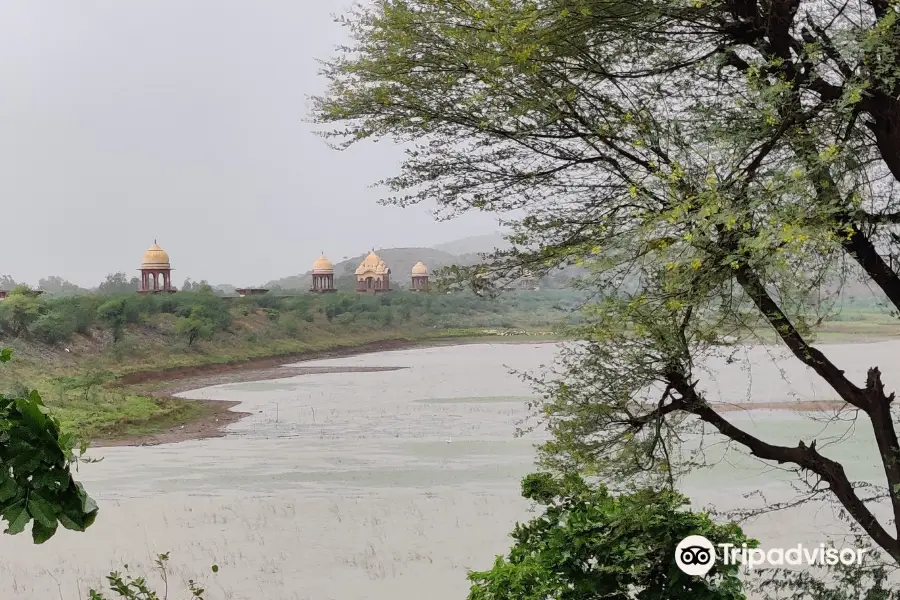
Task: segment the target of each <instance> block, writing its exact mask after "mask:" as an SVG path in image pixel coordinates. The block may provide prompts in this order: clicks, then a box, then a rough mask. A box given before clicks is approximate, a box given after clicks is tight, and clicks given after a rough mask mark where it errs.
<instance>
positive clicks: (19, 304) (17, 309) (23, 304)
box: [0, 294, 43, 336]
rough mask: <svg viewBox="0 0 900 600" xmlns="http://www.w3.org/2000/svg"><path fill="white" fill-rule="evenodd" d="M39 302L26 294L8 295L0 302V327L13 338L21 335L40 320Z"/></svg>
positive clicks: (40, 307)
mask: <svg viewBox="0 0 900 600" xmlns="http://www.w3.org/2000/svg"><path fill="white" fill-rule="evenodd" d="M42 308H43V306H42V303H41V301H40V300H39V299H38V298H36V297H34V296H31V295H28V294H10V295H9V297H8V298H7V299H6V300H4V301H3V302H0V326H2V327H3V328H4V329H6V330H8V331H9V332H10V333H12V334H13V335H15V336H19V335H22V334H23V333H25V332H26V331H27V330H28V326H29V325H31V324H32V323H34V322H35V321H37V320H38V318H40V316H41V314H42V312H43V310H42Z"/></svg>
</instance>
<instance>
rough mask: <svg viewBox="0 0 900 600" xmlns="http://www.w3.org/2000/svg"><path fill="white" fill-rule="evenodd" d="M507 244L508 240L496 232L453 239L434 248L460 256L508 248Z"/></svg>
mask: <svg viewBox="0 0 900 600" xmlns="http://www.w3.org/2000/svg"><path fill="white" fill-rule="evenodd" d="M509 245H510V244H509V242H507V241H506V240H505V239H503V234H502V233H500V232H497V233H489V234H487V235H473V236H470V237H465V238H461V239H458V240H453V241H452V242H447V243H445V244H438V245H436V246H435V249H437V250H441V251H443V252H447V253H449V254H455V255H457V256H460V255H466V254H482V253H487V252H493V251H494V250H495V249H497V248H499V249H501V250H504V249H506V248H508V247H509Z"/></svg>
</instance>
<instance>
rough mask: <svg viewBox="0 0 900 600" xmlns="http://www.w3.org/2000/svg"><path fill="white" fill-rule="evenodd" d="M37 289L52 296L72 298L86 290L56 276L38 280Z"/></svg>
mask: <svg viewBox="0 0 900 600" xmlns="http://www.w3.org/2000/svg"><path fill="white" fill-rule="evenodd" d="M38 289H40V290H43V291H44V292H45V293H47V294H52V295H54V296H73V295H76V294H84V293H86V292H87V290H85V289H83V288H81V287H78V286H77V285H75V284H74V283H72V282H70V281H66V280H65V279H63V278H62V277H59V276H57V275H51V276H50V277H46V278H42V279H40V280H39V281H38Z"/></svg>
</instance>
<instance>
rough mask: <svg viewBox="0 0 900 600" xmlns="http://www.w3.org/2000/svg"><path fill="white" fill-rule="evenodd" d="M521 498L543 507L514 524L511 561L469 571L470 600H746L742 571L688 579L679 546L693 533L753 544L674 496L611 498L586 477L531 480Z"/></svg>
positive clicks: (717, 569) (648, 493) (722, 569)
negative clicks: (678, 554) (680, 563)
mask: <svg viewBox="0 0 900 600" xmlns="http://www.w3.org/2000/svg"><path fill="white" fill-rule="evenodd" d="M522 495H523V496H524V497H525V498H526V499H528V500H532V501H534V502H536V503H538V504H539V505H541V506H542V507H544V508H543V512H542V513H541V514H540V516H537V517H535V518H534V519H532V520H531V521H530V522H528V523H526V524H518V525H516V527H515V530H514V531H513V533H512V537H513V540H514V544H513V547H512V549H511V550H510V552H509V556H508V557H507V558H503V557H498V558H497V560H496V562H495V563H494V566H493V568H492V569H491V570H490V571H485V572H478V573H470V574H469V580H470V581H471V582H472V588H471V591H470V593H469V600H546V599H547V598H554V599H557V600H592V599H594V598H609V599H610V600H626V599H630V598H641V599H642V600H678V599H684V600H688V599H690V600H695V599H708V600H712V599H722V600H726V599H728V600H739V599H740V600H743V598H744V594H743V592H742V586H741V582H740V580H739V579H738V568H739V566H738V565H734V564H731V565H725V564H722V563H721V562H719V563H716V565H715V566H714V567H713V570H712V571H710V573H709V574H708V575H707V577H706V578H699V577H693V576H689V575H685V574H684V573H683V572H682V571H681V570H680V569H679V568H678V567H677V565H676V564H675V548H676V546H677V545H678V542H680V541H681V540H682V539H684V538H685V537H687V536H689V535H702V536H704V537H706V538H707V539H708V540H710V541H711V542H712V543H713V544H719V543H726V542H727V543H733V544H736V545H737V546H738V547H740V545H741V544H743V543H747V544H748V546H750V547H753V546H754V544H755V542H754V541H753V540H748V539H747V538H745V537H744V534H743V533H742V532H741V530H740V528H739V527H738V526H737V525H734V524H729V525H717V524H715V523H713V521H712V520H711V519H710V518H709V516H708V515H706V514H704V513H695V512H690V511H687V510H684V509H683V507H684V506H685V505H686V504H687V500H686V499H685V498H683V497H681V496H680V495H678V494H676V493H673V492H669V491H654V490H649V489H647V490H640V491H637V492H634V493H628V494H621V495H619V496H614V495H612V494H610V493H609V491H608V490H607V489H606V488H605V487H604V486H602V485H600V486H593V485H589V484H588V483H586V482H585V481H584V480H583V479H582V478H581V477H579V476H575V475H567V476H564V477H561V478H559V477H553V476H551V475H549V474H547V473H538V474H534V475H529V476H528V477H526V478H525V479H524V480H523V482H522Z"/></svg>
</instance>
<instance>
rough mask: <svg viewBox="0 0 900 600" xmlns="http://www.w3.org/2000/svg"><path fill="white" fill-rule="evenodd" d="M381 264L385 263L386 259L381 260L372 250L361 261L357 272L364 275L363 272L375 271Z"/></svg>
mask: <svg viewBox="0 0 900 600" xmlns="http://www.w3.org/2000/svg"><path fill="white" fill-rule="evenodd" d="M380 265H384V261H383V260H381V259H380V258H379V257H378V255H377V254H375V251H374V250H372V251H371V252H369V255H368V256H367V257H365V258H364V259H363V261H362V262H361V263H359V267H357V268H356V274H357V275H362V274H363V273H368V272H369V271H375V270H377V269H378V267H379V266H380Z"/></svg>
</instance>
